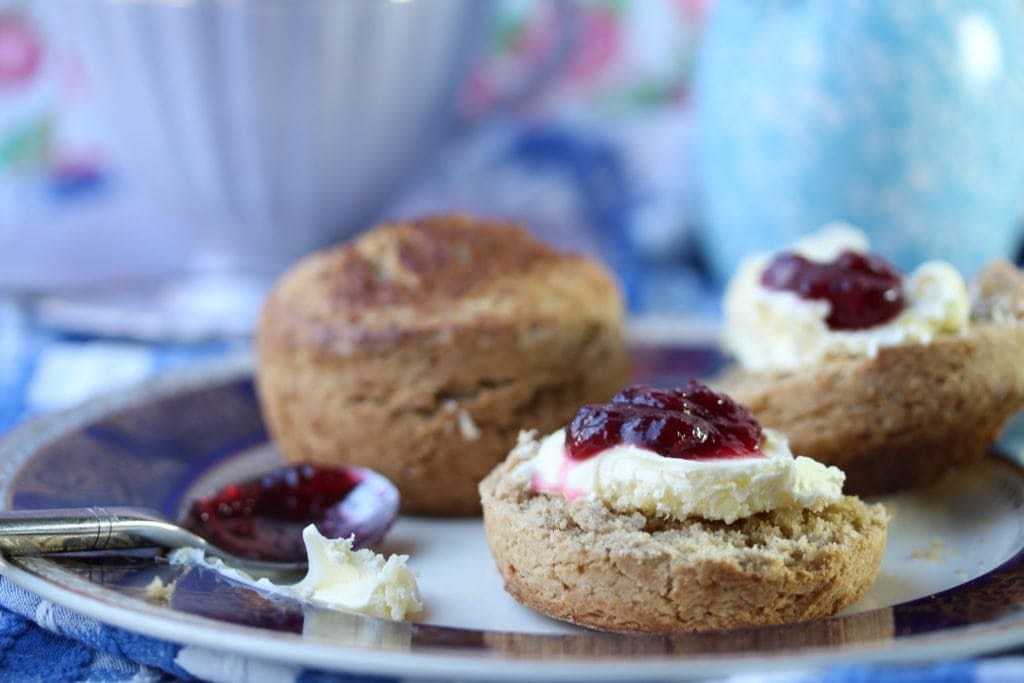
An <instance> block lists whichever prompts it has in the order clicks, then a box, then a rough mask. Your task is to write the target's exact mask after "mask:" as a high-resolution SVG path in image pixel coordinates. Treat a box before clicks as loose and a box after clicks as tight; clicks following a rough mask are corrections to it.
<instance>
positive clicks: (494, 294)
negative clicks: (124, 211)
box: [256, 215, 629, 515]
mask: <svg viewBox="0 0 1024 683" xmlns="http://www.w3.org/2000/svg"><path fill="white" fill-rule="evenodd" d="M622 316H623V305H622V299H621V295H620V293H619V290H618V288H617V286H616V283H615V281H614V279H613V278H612V276H611V275H610V274H609V272H608V271H607V270H606V269H605V268H604V267H602V266H601V265H600V264H598V263H597V262H595V261H593V260H591V259H589V258H586V257H583V256H577V255H570V254H565V253H561V252H558V251H555V250H553V249H551V248H549V247H548V246H546V245H544V244H543V243H541V242H539V241H538V240H536V239H534V238H533V237H531V236H530V235H529V233H527V232H526V231H525V230H523V229H522V228H520V227H519V226H516V225H513V224H510V223H504V222H498V221H492V220H485V219H482V218H477V217H473V216H467V215H447V216H437V217H431V218H425V219H422V220H415V221H409V222H401V223H393V224H388V225H381V226H378V227H376V228H374V229H373V230H371V231H369V232H367V233H365V234H363V235H362V236H360V237H358V238H357V239H355V240H353V241H351V242H348V243H346V244H342V245H339V246H337V247H334V248H331V249H328V250H325V251H323V252H320V253H317V254H315V255H313V256H310V257H309V258H307V259H306V260H304V261H302V262H301V263H299V264H298V265H297V266H295V267H294V268H293V269H292V270H291V271H289V272H288V273H286V274H285V275H284V276H283V277H282V278H281V280H280V281H279V282H278V283H277V285H276V286H275V288H274V289H273V291H272V292H271V293H270V295H269V296H268V298H267V300H266V303H265V305H264V308H263V312H262V315H261V318H260V321H259V326H258V330H257V335H256V347H257V354H258V365H257V371H258V372H257V380H258V389H259V396H260V400H261V404H262V408H263V412H264V415H265V418H266V421H267V424H268V427H269V429H270V432H271V435H272V437H273V439H274V441H275V442H276V443H277V445H278V446H279V448H280V450H281V452H282V454H283V455H284V457H285V458H286V459H288V460H289V461H292V462H312V463H320V464H328V465H332V464H336V465H340V464H356V465H364V466H368V467H371V468H373V469H376V470H377V471H379V472H381V473H383V474H384V475H385V476H387V477H389V478H390V479H391V480H392V481H394V483H395V484H396V485H397V486H398V488H399V490H400V491H401V494H402V507H403V510H404V511H405V512H410V513H416V514H431V515H470V514H476V513H478V512H479V510H480V502H479V496H478V494H477V484H478V483H479V481H480V480H481V479H482V478H483V477H484V475H486V474H487V472H489V471H490V470H491V469H492V468H493V467H494V466H495V464H497V463H498V462H499V461H501V459H502V458H503V457H504V455H505V454H506V453H507V452H508V450H509V448H510V447H511V445H512V444H514V443H515V438H516V434H517V432H518V431H519V430H520V429H521V428H522V427H523V426H524V425H538V426H540V427H541V428H553V427H555V426H557V425H559V424H561V423H563V422H564V421H565V420H566V419H568V417H569V416H571V415H572V413H573V411H574V410H575V409H576V407H577V406H578V405H580V404H581V403H586V402H590V401H598V400H604V399H605V398H607V397H608V396H610V395H611V394H612V393H614V392H615V390H616V389H617V388H618V387H619V386H621V385H622V384H623V383H624V382H625V379H626V377H627V375H628V371H629V368H628V357H627V353H626V348H625V344H624V341H623V336H622Z"/></svg>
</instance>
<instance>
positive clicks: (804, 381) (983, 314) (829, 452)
mask: <svg viewBox="0 0 1024 683" xmlns="http://www.w3.org/2000/svg"><path fill="white" fill-rule="evenodd" d="M796 250H797V252H798V254H797V255H802V256H803V257H804V258H805V259H806V261H808V262H810V263H811V264H812V265H811V266H810V267H805V273H804V280H803V281H800V279H799V277H791V280H792V282H791V284H793V287H791V288H790V289H788V290H787V289H772V288H771V287H769V286H768V285H770V284H772V283H771V282H770V280H771V279H772V277H776V279H779V278H778V270H779V264H780V263H782V267H783V268H788V267H789V266H788V265H787V264H786V263H784V260H785V259H787V258H792V257H793V256H794V254H793V253H791V254H784V255H782V256H775V257H774V258H773V259H768V258H766V257H759V258H756V259H752V260H751V261H748V262H747V263H746V264H745V265H744V266H743V267H742V268H741V270H740V272H739V273H738V274H737V276H736V277H735V278H734V281H733V282H732V283H731V285H730V288H729V290H728V292H727V294H726V304H725V309H726V324H725V331H724V335H723V339H724V341H725V343H726V346H727V348H728V349H729V350H730V351H732V352H733V354H734V355H735V356H736V358H737V361H738V362H737V365H736V367H734V368H732V369H731V370H729V371H727V372H726V373H725V374H724V375H723V376H722V377H721V378H719V380H717V382H716V385H717V386H719V387H720V388H722V389H723V390H724V391H726V392H728V393H729V394H731V395H732V396H734V397H735V398H736V400H738V401H740V402H742V403H743V404H744V405H746V406H748V407H749V408H750V409H751V410H752V411H753V412H754V414H755V415H757V417H758V419H759V420H760V421H761V422H762V423H763V424H765V425H766V426H768V427H772V428H775V429H778V430H780V431H782V432H784V433H785V434H786V435H787V436H788V437H789V439H790V443H791V444H792V445H793V449H794V450H795V451H797V452H800V453H805V454H807V455H809V456H811V457H813V458H815V459H817V460H820V461H821V462H825V463H829V464H832V465H836V466H838V467H840V468H842V469H843V470H844V471H845V472H846V475H847V490H849V491H851V492H854V493H858V494H872V493H882V492H887V491H893V490H898V489H902V488H906V487H911V486H915V485H919V484H924V483H928V482H930V481H932V480H935V479H937V478H938V477H940V476H941V475H943V474H944V473H946V472H947V471H948V470H950V469H951V468H955V467H958V466H960V465H963V464H965V463H967V462H971V461H974V460H977V459H978V458H980V457H982V456H983V455H984V454H985V453H987V452H988V449H989V448H990V446H991V445H992V443H993V442H994V441H995V439H996V438H997V436H998V434H999V432H1000V430H1001V429H1002V427H1003V425H1004V423H1005V422H1006V420H1007V419H1008V418H1009V416H1010V415H1012V414H1013V413H1014V412H1016V411H1017V410H1019V409H1020V408H1021V407H1022V406H1024V362H1022V356H1021V354H1022V352H1024V327H1022V326H1021V324H1020V322H1019V318H1020V314H1021V310H1022V305H1024V297H1022V296H1021V294H1022V290H1024V285H1022V284H1021V277H1020V275H1019V273H1017V271H1016V269H1015V268H1013V267H1012V266H1010V265H1009V264H1006V263H1000V264H994V265H993V266H992V267H991V268H990V269H989V270H988V271H986V272H985V273H982V274H981V275H980V276H979V278H978V280H977V281H976V287H975V289H976V291H975V296H974V300H973V302H971V301H970V300H969V297H968V292H967V287H966V285H965V283H964V281H963V279H962V278H961V277H960V276H959V274H958V273H957V272H956V271H955V270H954V269H953V268H952V266H949V265H948V264H944V263H941V262H929V263H926V264H922V265H921V266H920V267H919V268H918V269H917V270H915V271H914V272H913V273H912V274H910V275H909V276H906V277H903V276H900V275H899V274H898V273H895V271H894V270H892V269H891V267H889V266H887V265H886V264H884V262H881V260H880V259H878V257H874V256H870V257H868V258H871V259H876V260H877V262H876V263H875V264H873V265H872V267H873V268H874V271H873V272H869V273H868V274H867V276H864V271H861V272H857V271H856V269H853V270H848V271H847V272H846V273H844V274H843V276H845V277H847V278H852V279H854V280H856V279H857V278H858V277H862V276H864V277H866V278H867V280H868V282H867V285H866V287H867V290H868V291H867V293H866V294H865V295H864V297H865V301H866V302H867V303H864V302H858V301H853V302H852V303H853V304H854V305H853V307H852V308H851V305H850V303H851V302H849V301H847V302H845V307H846V309H847V311H852V314H850V313H848V316H849V315H853V316H856V315H858V314H864V312H865V311H867V315H868V316H869V317H870V315H871V311H872V310H877V308H878V307H877V305H876V304H878V303H879V302H881V303H882V308H884V307H885V306H886V305H888V304H889V303H891V302H894V301H895V302H902V306H901V307H899V306H897V307H895V308H896V309H898V310H895V311H891V313H892V315H890V316H889V317H887V318H885V319H883V320H880V321H875V322H873V323H871V324H869V325H866V326H863V327H850V326H846V327H842V326H840V327H839V328H835V327H834V326H833V325H832V324H831V322H830V321H831V320H832V318H834V317H835V313H836V311H837V310H840V309H842V308H843V306H844V302H842V301H840V302H838V303H836V302H829V301H827V300H825V299H820V298H819V299H814V298H811V297H806V296H803V295H801V293H800V292H799V291H797V290H798V289H799V288H800V287H803V288H804V290H807V291H809V290H810V289H813V287H814V286H816V285H815V284H814V283H810V284H808V281H807V280H808V278H807V277H806V275H807V272H812V277H811V279H813V271H812V270H811V269H812V268H819V267H822V266H824V267H825V268H828V267H830V266H835V265H836V264H837V263H839V261H840V260H841V259H842V258H845V257H843V256H842V254H843V252H847V254H849V253H855V254H865V253H866V252H867V242H866V239H865V238H864V237H863V235H861V234H859V233H857V232H854V231H851V230H849V229H847V228H833V229H831V230H828V231H826V232H824V233H821V234H819V235H817V236H816V237H813V238H811V239H810V240H808V241H805V242H804V243H802V244H800V245H797V247H796ZM878 262H881V265H879V263H878ZM886 269H888V272H885V270H886ZM851 273H852V274H851ZM879 273H881V274H882V275H881V277H875V276H877V275H878V274H879ZM893 274H895V276H896V280H894V282H896V285H895V287H893V288H892V289H890V290H887V291H881V290H882V288H884V285H885V282H886V278H887V277H889V279H891V276H892V275H893ZM792 275H793V274H792V273H783V279H784V278H785V277H790V276H792ZM847 282H849V280H848V281H847ZM879 283H882V287H879ZM861 284H863V282H860V283H858V282H854V285H853V288H852V289H856V287H857V286H860V285H861ZM817 286H820V285H817ZM836 286H837V287H838V286H845V285H836ZM871 287H875V290H874V292H872V291H871ZM806 293H807V292H806V291H805V292H804V294H806ZM872 296H874V297H875V301H874V303H872V301H871V297H872ZM887 302H888V303H887ZM857 305H860V309H859V312H858V309H857ZM885 313H886V312H885V311H884V310H883V311H882V314H881V315H883V316H884V315H885Z"/></svg>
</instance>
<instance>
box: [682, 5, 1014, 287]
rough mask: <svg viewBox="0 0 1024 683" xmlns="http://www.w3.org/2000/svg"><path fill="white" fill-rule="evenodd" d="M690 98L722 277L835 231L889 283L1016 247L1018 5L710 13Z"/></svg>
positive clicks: (724, 9)
mask: <svg viewBox="0 0 1024 683" xmlns="http://www.w3.org/2000/svg"><path fill="white" fill-rule="evenodd" d="M695 87H696V91H697V95H696V96H697V107H698V125H699V133H700V134H699V136H698V139H699V141H700V142H699V144H700V161H701V173H702V178H703V182H704V206H705V225H706V232H705V238H706V246H707V251H708V256H709V259H710V263H711V265H712V267H713V268H714V270H715V271H716V273H717V274H718V275H719V276H720V277H726V276H727V275H728V274H729V273H731V272H732V270H733V269H734V268H735V266H736V265H737V263H738V261H739V260H740V259H741V258H742V256H743V255H745V254H748V253H751V252H755V251H764V250H766V249H771V248H775V247H777V246H779V245H780V244H785V243H788V242H790V241H792V240H793V239H794V238H796V237H797V236H799V235H801V234H804V233H806V232H810V231H812V230H814V229H816V228H818V227H819V226H820V225H821V224H823V223H825V222H827V221H830V220H833V219H843V220H846V221H849V222H851V223H854V224H856V225H859V226H860V227H862V228H864V229H865V230H866V231H867V232H868V233H869V234H870V235H871V238H872V242H873V245H874V247H875V248H876V249H877V250H878V251H879V252H881V253H883V254H885V255H886V256H888V257H889V258H891V259H892V260H893V261H894V262H895V263H896V264H897V265H898V266H900V267H901V268H904V269H908V268H912V267H913V266H914V265H916V264H917V263H919V262H920V261H921V260H922V259H926V258H944V259H948V260H950V261H952V262H953V263H954V264H955V265H956V266H958V267H959V268H960V269H961V270H963V271H964V272H966V273H968V274H970V273H972V272H974V271H975V270H977V268H978V267H979V266H981V265H982V264H983V263H984V262H985V261H987V260H988V259H990V258H992V257H993V256H996V255H1012V254H1013V252H1014V250H1015V249H1016V247H1017V245H1018V241H1019V237H1020V235H1019V230H1018V222H1019V220H1020V218H1021V216H1022V213H1024V211H1022V209H1024V3H1022V2H1020V0H988V1H976V0H915V1H914V2H891V1H885V0H862V1H857V2H855V1H853V0H850V1H843V2H826V1H824V0H728V1H726V2H719V3H717V4H716V5H715V8H714V11H713V13H712V16H711V19H710V22H709V25H708V27H707V33H706V42H705V43H704V45H703V52H702V54H701V58H700V62H699V66H698V72H697V79H696V84H695Z"/></svg>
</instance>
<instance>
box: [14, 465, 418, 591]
mask: <svg viewBox="0 0 1024 683" xmlns="http://www.w3.org/2000/svg"><path fill="white" fill-rule="evenodd" d="M398 506H399V495H398V490H397V489H396V488H395V486H394V484H392V483H391V482H390V481H389V480H388V479H387V478H385V477H384V476H383V475H381V474H378V473H377V472H374V471H373V470H370V469H366V468H362V467H340V468H337V467H320V466H314V465H291V466H287V467H283V468H281V469H278V470H275V471H273V472H270V473H268V474H265V475H263V476H260V477H257V478H255V479H251V480H247V481H243V482H240V483H236V484H230V485H228V486H225V487H224V488H222V489H220V490H219V491H217V492H216V493H214V494H213V495H211V496H207V497H204V498H199V499H197V500H195V501H194V502H193V503H192V505H191V507H190V508H189V510H188V512H187V513H186V514H185V516H184V518H183V520H182V521H181V524H180V525H178V524H174V523H173V522H171V521H170V520H168V519H167V518H166V517H164V516H162V515H160V514H159V513H158V512H155V511H153V510H147V509H145V508H134V507H106V508H104V507H91V508H72V509H61V510H13V511H10V510H8V511H0V552H3V553H4V554H7V555H44V554H50V553H62V552H87V551H92V552H95V551H104V550H129V549H135V548H153V547H161V548H182V547H196V548H200V549H201V550H203V551H204V552H206V553H207V554H209V555H212V556H214V557H219V558H221V559H223V560H224V561H225V562H226V563H228V564H229V565H230V566H232V567H234V568H236V569H241V570H243V571H247V572H249V573H254V574H264V573H268V572H280V571H282V570H284V571H289V570H294V569H299V568H301V567H302V566H304V565H305V561H306V550H305V545H304V543H303V541H302V530H303V529H304V528H305V527H306V526H307V525H309V524H315V525H316V526H317V528H318V529H319V531H320V533H321V534H323V535H324V536H326V537H328V538H348V537H350V536H352V537H354V542H353V546H354V547H357V548H361V547H367V546H370V545H372V544H374V543H376V542H378V541H380V540H381V539H382V538H383V537H384V535H385V534H386V533H387V532H388V530H389V529H390V528H391V526H392V524H394V522H395V519H396V518H397V517H398Z"/></svg>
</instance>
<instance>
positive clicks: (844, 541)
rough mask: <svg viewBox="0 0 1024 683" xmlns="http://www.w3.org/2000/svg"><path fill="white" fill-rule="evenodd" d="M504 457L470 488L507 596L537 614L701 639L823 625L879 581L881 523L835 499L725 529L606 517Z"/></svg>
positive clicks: (875, 512)
mask: <svg viewBox="0 0 1024 683" xmlns="http://www.w3.org/2000/svg"><path fill="white" fill-rule="evenodd" d="M517 451H518V452H513V453H512V454H511V455H510V456H509V458H508V459H507V460H506V461H505V462H504V463H502V464H501V465H499V466H498V467H497V468H496V469H495V470H494V471H493V472H492V473H491V474H490V475H488V477H487V478H486V479H484V481H483V482H482V483H481V485H480V494H481V497H482V499H483V510H484V528H485V530H486V533H487V540H488V545H489V546H490V549H491V553H492V554H493V556H494V559H495V562H496V564H497V567H498V571H499V572H500V573H501V576H502V578H503V579H504V581H505V588H506V590H507V591H508V592H509V593H510V594H511V595H512V596H513V597H514V598H515V599H516V600H517V601H519V602H520V603H522V604H524V605H526V606H528V607H531V608H533V609H536V610H538V611H540V612H543V613H544V614H547V615H549V616H552V617H555V618H557V619H562V620H565V621H569V622H572V623H574V624H579V625H581V626H587V627H589V628H594V629H599V630H606V631H619V632H673V631H709V630H719V629H734V628H747V627H751V626H760V625H769V624H780V623H790V622H795V621H803V620H809V619H815V618H818V617H822V616H827V615H832V614H835V613H836V612H838V611H839V610H841V609H842V608H844V607H846V606H847V605H849V604H851V603H853V602H854V601H856V600H857V599H858V598H860V597H861V596H862V595H863V594H864V592H865V591H866V590H867V589H868V588H869V587H870V586H871V584H872V582H873V581H874V578H875V575H876V574H877V573H878V568H879V565H880V564H881V560H882V553H883V551H884V548H885V537H886V527H887V522H888V518H887V515H886V512H885V510H884V508H883V507H882V506H881V505H867V504H865V503H863V502H861V501H860V500H859V499H857V498H854V497H851V496H844V497H842V498H840V499H839V500H838V501H836V502H834V503H832V504H830V505H828V506H827V507H825V508H824V509H822V510H816V511H811V510H807V509H802V508H788V509H779V510H773V511H769V512H763V513H760V514H756V515H754V516H751V517H747V518H743V519H739V520H737V521H735V522H733V523H731V524H726V523H725V522H722V521H710V520H706V519H701V518H699V517H689V518H686V519H682V520H679V519H671V518H668V519H666V518H658V517H650V516H646V515H644V514H641V513H639V512H634V513H631V514H627V513H620V512H614V511H611V510H609V509H608V508H607V507H605V506H604V505H602V504H601V503H600V502H598V501H595V500H592V499H589V498H581V499H578V500H575V501H573V502H567V501H566V499H565V498H564V497H562V496H561V495H553V494H547V493H536V492H535V491H533V490H532V488H531V486H530V481H529V479H528V478H526V477H524V476H523V475H522V473H521V468H520V465H522V463H523V462H524V460H525V459H527V458H528V457H530V456H531V455H532V453H530V452H529V451H522V450H519V449H517Z"/></svg>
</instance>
